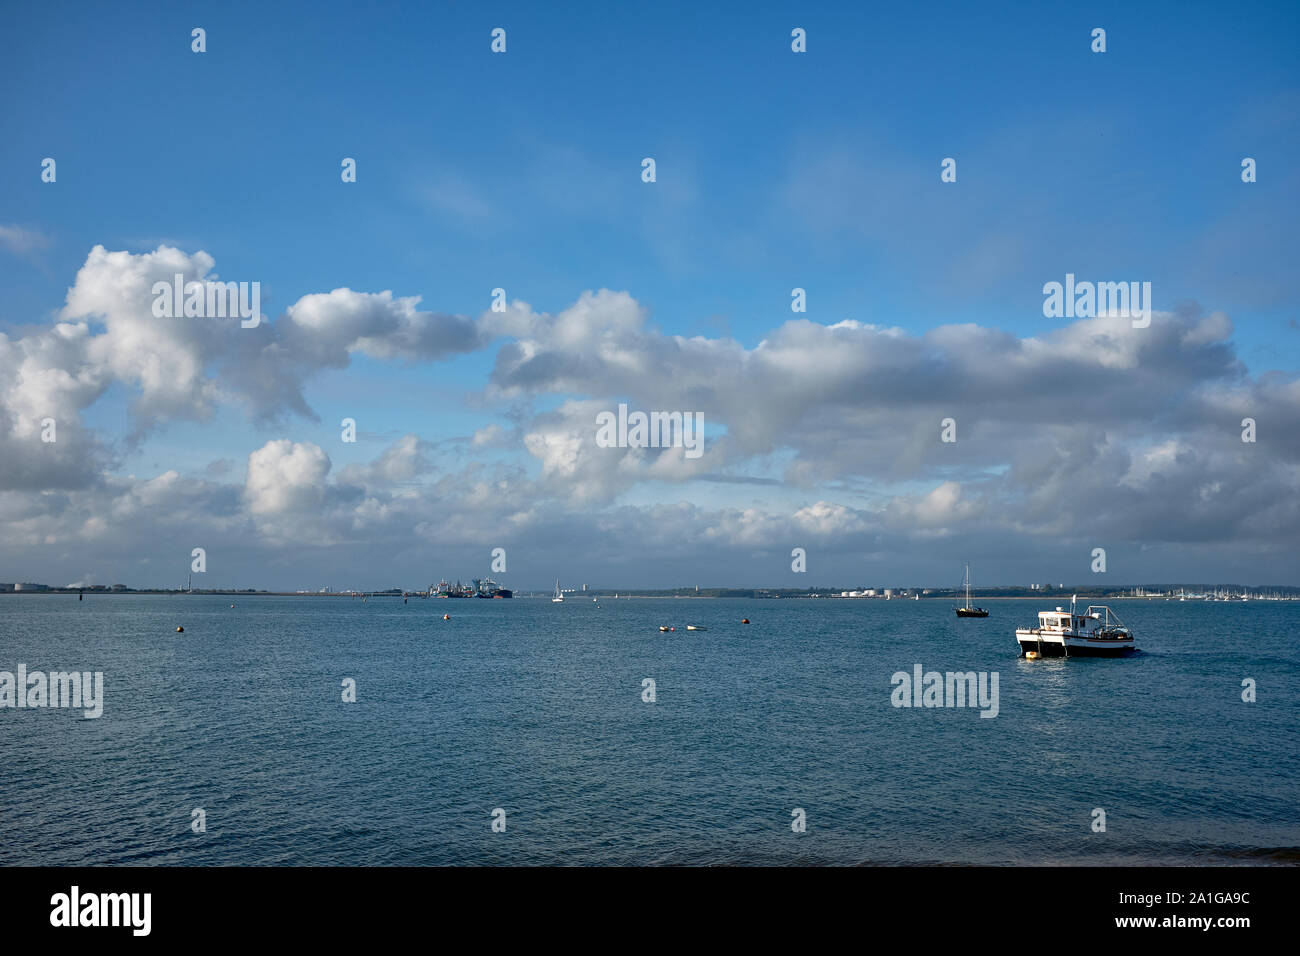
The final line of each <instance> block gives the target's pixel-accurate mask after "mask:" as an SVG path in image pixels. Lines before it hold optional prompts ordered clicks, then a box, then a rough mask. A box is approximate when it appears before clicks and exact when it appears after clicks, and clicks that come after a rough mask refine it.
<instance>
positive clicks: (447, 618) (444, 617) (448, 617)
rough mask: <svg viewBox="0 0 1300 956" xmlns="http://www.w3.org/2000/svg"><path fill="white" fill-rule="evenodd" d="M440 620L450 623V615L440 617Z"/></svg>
mask: <svg viewBox="0 0 1300 956" xmlns="http://www.w3.org/2000/svg"><path fill="white" fill-rule="evenodd" d="M442 619H443V620H444V621H450V620H451V615H450V614H444V615H443V616H442Z"/></svg>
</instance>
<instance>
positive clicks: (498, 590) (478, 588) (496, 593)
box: [474, 578, 515, 598]
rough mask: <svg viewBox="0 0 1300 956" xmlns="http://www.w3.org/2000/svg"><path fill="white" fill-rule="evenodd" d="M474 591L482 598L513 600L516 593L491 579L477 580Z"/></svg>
mask: <svg viewBox="0 0 1300 956" xmlns="http://www.w3.org/2000/svg"><path fill="white" fill-rule="evenodd" d="M474 590H475V592H476V594H477V595H478V596H479V597H481V598H512V597H514V596H515V592H514V591H512V590H510V589H509V588H503V587H502V586H501V585H499V584H497V583H496V582H495V581H493V580H492V579H491V578H482V579H479V578H475V579H474Z"/></svg>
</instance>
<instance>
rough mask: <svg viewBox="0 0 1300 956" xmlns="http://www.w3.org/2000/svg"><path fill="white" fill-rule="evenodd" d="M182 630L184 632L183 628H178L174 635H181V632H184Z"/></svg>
mask: <svg viewBox="0 0 1300 956" xmlns="http://www.w3.org/2000/svg"><path fill="white" fill-rule="evenodd" d="M184 630H185V628H183V627H178V628H176V633H177V634H180V633H181V632H182V631H184Z"/></svg>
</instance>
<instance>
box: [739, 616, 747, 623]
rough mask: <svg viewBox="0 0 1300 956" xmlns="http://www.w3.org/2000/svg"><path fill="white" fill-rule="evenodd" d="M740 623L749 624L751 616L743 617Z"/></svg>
mask: <svg viewBox="0 0 1300 956" xmlns="http://www.w3.org/2000/svg"><path fill="white" fill-rule="evenodd" d="M740 623H741V624H748V623H749V618H747V617H742V618H741V619H740Z"/></svg>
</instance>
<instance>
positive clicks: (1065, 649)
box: [1016, 631, 1137, 657]
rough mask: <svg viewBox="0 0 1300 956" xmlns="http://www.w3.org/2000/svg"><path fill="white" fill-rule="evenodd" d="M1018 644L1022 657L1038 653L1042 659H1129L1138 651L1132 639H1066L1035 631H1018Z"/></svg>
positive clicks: (1057, 635) (1058, 635)
mask: <svg viewBox="0 0 1300 956" xmlns="http://www.w3.org/2000/svg"><path fill="white" fill-rule="evenodd" d="M1016 643H1017V644H1019V645H1020V653H1021V654H1022V655H1023V654H1024V653H1025V652H1026V651H1036V652H1037V653H1038V655H1039V656H1040V657H1127V656H1128V655H1129V654H1133V653H1135V652H1136V651H1137V648H1136V647H1135V646H1134V645H1133V639H1132V638H1128V639H1126V640H1119V639H1108V638H1089V637H1064V636H1062V635H1060V634H1037V633H1035V632H1033V631H1016Z"/></svg>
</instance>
